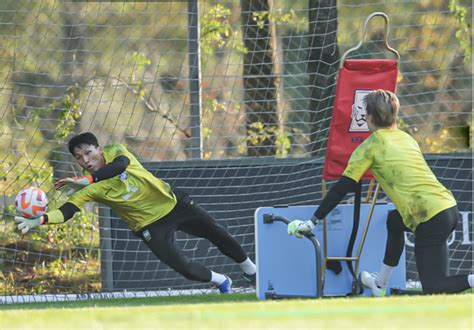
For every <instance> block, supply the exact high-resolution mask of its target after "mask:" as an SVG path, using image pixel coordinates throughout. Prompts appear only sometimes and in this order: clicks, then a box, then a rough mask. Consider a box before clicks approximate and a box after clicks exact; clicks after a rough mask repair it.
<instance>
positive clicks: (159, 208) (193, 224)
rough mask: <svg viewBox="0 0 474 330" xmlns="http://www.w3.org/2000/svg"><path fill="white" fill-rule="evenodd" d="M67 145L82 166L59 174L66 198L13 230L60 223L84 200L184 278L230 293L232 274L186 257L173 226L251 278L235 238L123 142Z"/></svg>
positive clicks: (77, 140) (87, 139)
mask: <svg viewBox="0 0 474 330" xmlns="http://www.w3.org/2000/svg"><path fill="white" fill-rule="evenodd" d="M68 147H69V151H70V152H71V154H72V155H73V156H74V158H75V159H76V161H77V163H78V164H79V165H80V166H81V167H82V168H83V169H84V172H85V174H87V175H85V176H81V177H71V178H64V179H62V180H59V181H58V182H57V183H56V184H55V187H56V188H57V189H64V190H65V191H66V194H67V195H69V196H70V197H69V199H68V201H67V202H66V203H65V204H64V205H62V206H61V207H59V209H57V210H52V211H49V212H47V213H46V214H44V215H43V216H41V217H39V218H37V219H25V218H23V217H20V216H17V217H15V221H16V222H17V223H18V226H17V227H18V230H21V231H22V232H23V233H27V232H28V231H29V230H30V229H31V228H34V227H36V226H39V225H45V224H59V223H63V222H65V221H66V220H68V219H70V218H72V217H73V215H74V214H75V213H76V212H79V211H80V209H81V208H82V207H83V205H84V204H85V203H87V202H91V201H97V202H100V203H103V204H105V205H107V206H109V207H111V208H112V209H113V210H114V211H115V212H117V214H118V215H119V216H120V217H121V219H122V220H123V221H125V222H126V224H127V225H128V226H129V228H130V229H131V230H132V231H133V233H134V234H135V235H136V236H138V237H140V238H141V239H142V240H143V242H144V243H145V244H146V245H147V246H148V248H149V249H150V250H151V251H152V252H153V253H154V254H155V255H156V256H157V257H158V259H160V260H161V261H162V262H164V263H165V264H167V265H168V266H170V267H171V268H173V269H174V270H175V271H177V272H178V273H180V274H181V275H183V276H184V277H185V278H187V279H189V280H194V281H200V282H210V283H211V284H213V285H216V286H217V287H218V288H219V291H220V292H221V293H229V292H231V288H232V280H231V279H230V278H229V277H228V276H226V275H223V274H219V273H216V272H213V271H211V270H209V269H208V268H206V267H205V266H204V265H202V264H200V263H198V262H195V261H192V260H190V259H188V257H186V256H185V255H184V254H183V252H182V251H181V250H180V249H179V247H178V245H177V244H176V243H175V241H174V233H175V231H177V230H179V231H183V232H185V233H187V234H190V235H193V236H197V237H202V238H205V239H207V240H209V241H210V242H211V243H213V244H214V245H215V246H216V247H217V248H218V249H219V250H220V251H221V252H222V253H223V254H225V255H226V256H228V257H230V258H231V259H233V260H234V261H235V262H236V263H238V264H239V266H240V267H241V269H242V271H243V273H242V276H243V278H244V279H245V280H247V281H248V282H254V281H255V274H256V266H255V264H254V263H253V262H252V261H251V260H250V258H249V257H248V256H247V255H246V253H245V252H244V251H243V249H242V247H241V246H240V244H239V243H238V242H237V241H236V240H235V239H234V238H233V237H232V236H231V235H230V234H229V233H228V232H227V231H226V230H225V229H224V228H223V227H222V226H220V225H219V224H218V223H217V222H216V221H215V220H214V219H213V218H212V217H211V216H210V215H209V214H208V213H207V212H206V211H205V210H204V209H202V208H201V207H199V206H198V205H196V204H194V203H193V201H192V199H191V198H190V197H189V195H187V194H186V193H183V192H180V191H173V189H172V188H171V187H170V185H169V184H168V183H166V182H164V181H163V180H161V179H159V178H156V177H155V176H153V175H152V174H151V173H150V172H148V171H147V170H146V169H145V168H144V167H143V166H142V165H141V164H140V162H139V161H138V160H137V159H136V158H135V156H133V155H132V154H131V153H130V152H129V151H128V150H127V149H126V148H125V147H124V146H123V145H121V144H112V145H106V146H104V147H101V146H99V143H98V141H97V138H96V137H95V136H94V135H93V134H92V133H83V134H79V135H77V136H75V137H73V138H72V139H71V140H70V141H69V145H68Z"/></svg>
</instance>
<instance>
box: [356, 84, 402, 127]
mask: <svg viewBox="0 0 474 330" xmlns="http://www.w3.org/2000/svg"><path fill="white" fill-rule="evenodd" d="M364 102H365V109H366V111H367V115H371V116H372V118H373V122H374V124H375V126H377V127H390V126H392V125H393V124H394V123H395V122H396V120H397V115H398V110H399V109H400V102H399V101H398V97H397V96H396V95H395V94H394V93H392V92H390V91H386V90H383V89H377V90H375V91H373V92H370V93H369V94H367V95H366V96H365V98H364Z"/></svg>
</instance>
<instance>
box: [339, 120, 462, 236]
mask: <svg viewBox="0 0 474 330" xmlns="http://www.w3.org/2000/svg"><path fill="white" fill-rule="evenodd" d="M369 168H370V169H371V170H372V174H373V175H374V177H375V179H377V181H378V182H379V183H380V186H381V187H382V189H383V190H384V192H385V193H386V194H387V196H388V197H389V198H390V199H391V200H392V202H393V203H394V204H395V206H396V207H397V210H398V212H400V214H401V216H402V218H403V222H404V224H405V225H406V226H407V227H408V228H410V229H411V230H412V231H413V232H414V231H415V229H416V227H417V226H418V225H419V224H420V223H422V222H425V221H427V220H429V219H431V218H432V217H433V216H435V215H436V214H438V213H440V212H441V211H444V210H446V209H448V208H450V207H453V206H455V205H456V200H455V199H454V197H453V195H452V193H451V192H450V191H449V190H448V189H446V188H445V187H444V186H443V185H442V184H441V183H440V182H439V181H438V179H437V178H436V176H435V175H434V174H433V172H432V171H431V169H430V168H429V167H428V164H427V163H426V161H425V159H424V157H423V154H422V153H421V150H420V147H419V146H418V143H417V142H416V141H415V140H414V139H413V138H412V137H411V136H410V135H409V134H407V133H405V132H403V131H401V130H399V129H386V128H384V129H378V130H376V131H375V132H374V133H372V134H371V135H370V136H369V137H368V138H367V139H366V140H365V141H364V142H362V143H361V144H360V145H359V146H358V147H357V149H356V150H354V152H353V153H352V156H351V158H350V159H349V163H348V165H347V167H346V169H345V171H344V173H343V175H344V176H347V177H349V178H351V179H353V180H355V181H356V182H358V181H359V180H360V178H361V177H362V175H363V174H364V173H365V172H366V171H367V170H368V169H369Z"/></svg>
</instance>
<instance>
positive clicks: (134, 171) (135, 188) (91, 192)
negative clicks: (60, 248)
mask: <svg viewBox="0 0 474 330" xmlns="http://www.w3.org/2000/svg"><path fill="white" fill-rule="evenodd" d="M103 154H104V158H105V162H106V163H110V162H112V161H113V160H114V159H115V158H116V157H118V156H125V157H127V158H128V159H129V160H130V164H129V165H128V167H127V169H126V170H125V172H123V173H122V174H120V175H117V176H116V177H113V178H110V179H106V180H102V181H99V182H96V183H93V184H90V185H88V186H87V187H85V188H83V189H81V190H79V191H78V192H76V193H74V194H73V195H72V196H71V197H70V198H69V200H68V202H70V203H72V204H74V205H76V206H77V207H78V208H82V207H83V206H84V204H85V203H87V202H91V201H97V202H100V203H103V204H105V205H107V206H109V207H110V208H112V209H113V210H114V211H115V212H117V214H118V215H119V216H120V217H121V218H122V220H123V221H125V222H126V223H127V225H128V226H129V227H130V229H132V230H133V231H138V230H140V229H142V228H143V227H145V226H146V225H149V224H150V223H152V222H154V221H156V220H158V219H161V218H163V217H164V216H165V215H167V214H168V213H169V212H171V210H172V209H173V208H174V206H175V205H176V197H175V195H174V193H173V192H172V189H171V187H170V185H169V184H168V183H166V182H164V181H163V180H161V179H159V178H157V177H155V176H154V175H153V174H151V173H150V172H148V171H147V170H146V169H145V168H144V167H143V166H142V164H140V162H139V161H138V160H137V159H136V157H135V156H134V155H132V153H130V152H129V151H128V150H127V149H126V148H125V146H123V145H121V144H111V145H107V146H105V147H104V149H103Z"/></svg>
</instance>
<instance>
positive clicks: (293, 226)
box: [288, 220, 315, 238]
mask: <svg viewBox="0 0 474 330" xmlns="http://www.w3.org/2000/svg"><path fill="white" fill-rule="evenodd" d="M314 226H315V225H314V223H313V221H311V220H307V221H302V220H293V221H292V222H290V223H289V224H288V235H294V236H296V237H297V238H303V237H304V236H305V235H306V234H309V233H310V232H311V231H312V230H313V228H314Z"/></svg>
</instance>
